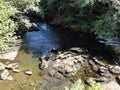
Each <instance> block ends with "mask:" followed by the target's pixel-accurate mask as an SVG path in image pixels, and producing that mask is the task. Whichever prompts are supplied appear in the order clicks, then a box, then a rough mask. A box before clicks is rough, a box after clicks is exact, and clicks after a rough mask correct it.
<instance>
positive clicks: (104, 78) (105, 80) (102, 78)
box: [95, 77, 109, 82]
mask: <svg viewBox="0 0 120 90" xmlns="http://www.w3.org/2000/svg"><path fill="white" fill-rule="evenodd" d="M95 81H96V82H108V81H109V80H108V78H106V77H100V78H96V79H95Z"/></svg>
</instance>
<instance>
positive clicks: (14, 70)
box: [12, 69, 20, 73]
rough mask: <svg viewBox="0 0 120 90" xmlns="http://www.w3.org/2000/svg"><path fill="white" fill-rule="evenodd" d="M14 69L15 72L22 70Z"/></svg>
mask: <svg viewBox="0 0 120 90" xmlns="http://www.w3.org/2000/svg"><path fill="white" fill-rule="evenodd" d="M12 71H13V72H15V73H19V72H20V70H18V69H13V70H12Z"/></svg>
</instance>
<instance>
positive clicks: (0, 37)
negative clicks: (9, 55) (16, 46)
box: [0, 0, 17, 52]
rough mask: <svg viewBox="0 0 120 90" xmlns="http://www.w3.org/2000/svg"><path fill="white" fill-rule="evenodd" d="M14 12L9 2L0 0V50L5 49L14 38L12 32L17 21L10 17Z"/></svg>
mask: <svg viewBox="0 0 120 90" xmlns="http://www.w3.org/2000/svg"><path fill="white" fill-rule="evenodd" d="M16 12H17V10H16V9H15V8H14V7H12V6H11V5H10V3H9V2H6V1H4V0H0V52H3V51H5V50H7V48H8V47H9V44H10V43H12V42H14V41H15V39H16V37H15V36H14V34H15V29H16V28H17V23H16V22H14V21H13V20H12V19H11V18H10V17H11V16H13V15H14V14H15V13H16Z"/></svg>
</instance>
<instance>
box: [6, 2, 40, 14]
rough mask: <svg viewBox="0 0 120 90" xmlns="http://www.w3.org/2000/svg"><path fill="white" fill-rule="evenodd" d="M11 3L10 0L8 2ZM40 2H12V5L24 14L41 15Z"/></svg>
mask: <svg viewBox="0 0 120 90" xmlns="http://www.w3.org/2000/svg"><path fill="white" fill-rule="evenodd" d="M7 1H9V0H7ZM39 2H40V0H10V3H11V4H12V5H13V6H15V7H16V8H17V9H18V10H19V11H22V12H24V13H34V14H35V13H39V12H40V9H39V8H38V5H39Z"/></svg>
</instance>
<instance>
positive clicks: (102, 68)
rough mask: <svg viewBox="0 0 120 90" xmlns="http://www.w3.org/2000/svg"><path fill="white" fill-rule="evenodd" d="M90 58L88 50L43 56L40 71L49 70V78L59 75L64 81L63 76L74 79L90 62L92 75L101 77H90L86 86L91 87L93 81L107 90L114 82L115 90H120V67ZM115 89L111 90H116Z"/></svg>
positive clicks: (73, 50) (74, 49)
mask: <svg viewBox="0 0 120 90" xmlns="http://www.w3.org/2000/svg"><path fill="white" fill-rule="evenodd" d="M89 56H90V55H89V54H87V52H86V50H84V49H82V48H79V47H77V48H70V49H69V50H67V51H58V52H57V54H56V55H51V56H45V55H43V56H41V57H40V59H39V67H40V69H47V70H48V72H47V73H48V76H50V77H52V78H53V77H54V78H55V77H56V75H57V76H59V78H60V79H61V80H63V77H62V76H61V75H63V76H65V77H67V78H68V77H69V78H70V77H73V76H74V75H75V74H76V73H77V72H78V70H79V69H80V68H81V67H82V66H83V65H84V64H85V63H86V62H88V63H89V66H90V67H91V73H93V72H95V73H96V74H98V75H99V77H89V79H87V80H85V81H84V82H85V83H86V84H88V85H90V83H91V82H92V81H95V82H99V83H101V84H102V85H103V86H104V88H106V87H105V85H106V86H107V84H109V83H110V82H112V83H114V84H115V85H116V86H115V87H114V88H119V89H120V86H119V83H118V82H117V81H120V66H117V65H110V64H106V63H103V62H101V61H100V60H99V59H98V58H97V57H92V58H91V57H89ZM91 80H92V81H91ZM48 81H49V80H48ZM113 81H114V82H113ZM114 88H111V89H109V90H114ZM103 90H105V89H103Z"/></svg>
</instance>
